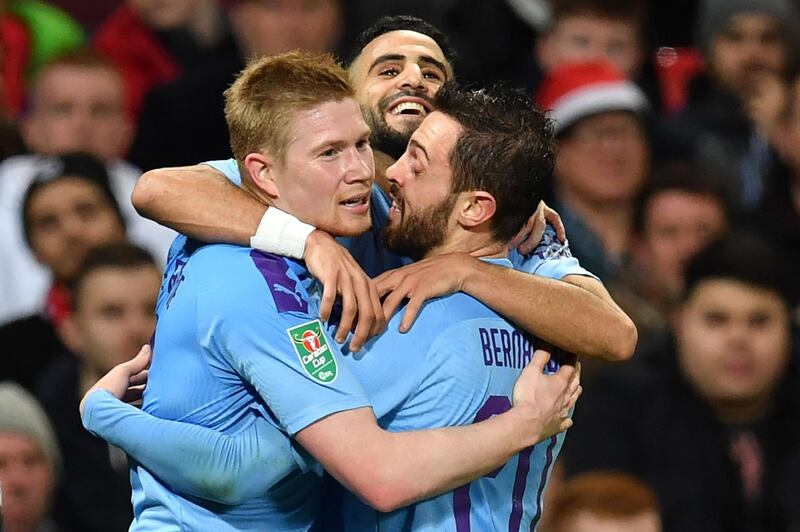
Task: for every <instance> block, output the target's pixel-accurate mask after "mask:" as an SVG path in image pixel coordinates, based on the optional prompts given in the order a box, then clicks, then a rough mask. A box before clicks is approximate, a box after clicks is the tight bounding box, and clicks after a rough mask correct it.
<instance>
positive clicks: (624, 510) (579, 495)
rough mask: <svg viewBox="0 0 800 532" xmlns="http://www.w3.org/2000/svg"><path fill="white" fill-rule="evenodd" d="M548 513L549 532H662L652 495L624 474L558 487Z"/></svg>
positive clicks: (597, 475)
mask: <svg viewBox="0 0 800 532" xmlns="http://www.w3.org/2000/svg"><path fill="white" fill-rule="evenodd" d="M547 512H548V518H547V521H546V523H544V524H543V527H542V529H543V530H547V531H548V532H661V517H660V516H659V513H658V512H659V510H658V503H657V501H656V496H655V494H654V493H653V491H652V490H651V489H650V488H649V487H647V486H646V485H645V484H644V483H642V482H641V481H640V480H639V479H637V478H636V477H633V476H631V475H626V474H625V473H616V472H605V471H596V472H590V473H583V474H581V475H577V476H575V477H574V478H572V479H570V480H569V481H568V482H565V483H564V484H562V485H561V489H560V490H559V491H558V493H557V494H556V495H555V497H554V498H553V499H552V501H551V506H550V508H549V509H548V510H547Z"/></svg>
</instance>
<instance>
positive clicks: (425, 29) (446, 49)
mask: <svg viewBox="0 0 800 532" xmlns="http://www.w3.org/2000/svg"><path fill="white" fill-rule="evenodd" d="M392 31H413V32H416V33H421V34H422V35H427V36H428V37H430V38H431V39H433V40H434V41H435V42H436V44H438V45H439V48H441V49H442V53H443V54H444V58H445V59H447V62H448V63H450V68H453V66H454V62H455V61H456V59H457V56H456V51H455V49H454V48H453V46H452V45H451V44H450V40H449V39H448V38H447V36H446V35H445V34H444V33H442V32H441V31H439V30H438V29H437V28H436V27H435V26H434V25H433V24H431V23H430V22H427V21H425V20H422V19H421V18H419V17H413V16H410V15H388V16H385V17H381V18H379V19H378V20H377V21H375V23H374V24H372V25H371V26H370V27H368V28H367V29H365V30H364V31H362V32H361V33H359V34H358V37H356V42H355V45H354V46H353V48H351V50H350V53H348V54H347V56H345V60H344V65H345V67H347V68H350V65H352V64H353V61H355V60H356V57H358V56H359V54H361V51H362V50H363V49H364V48H366V46H367V45H368V44H369V43H371V42H372V41H374V40H375V39H377V38H378V37H380V36H381V35H383V34H384V33H390V32H392Z"/></svg>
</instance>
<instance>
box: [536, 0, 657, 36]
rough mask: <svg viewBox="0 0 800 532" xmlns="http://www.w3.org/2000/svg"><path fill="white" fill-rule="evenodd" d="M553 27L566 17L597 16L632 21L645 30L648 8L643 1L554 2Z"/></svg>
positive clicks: (577, 0) (552, 4) (579, 0)
mask: <svg viewBox="0 0 800 532" xmlns="http://www.w3.org/2000/svg"><path fill="white" fill-rule="evenodd" d="M550 3H551V6H552V9H553V16H552V19H551V20H552V22H551V26H553V25H555V24H557V23H558V22H559V21H560V20H562V19H563V18H565V17H570V16H576V15H586V14H589V15H595V16H601V17H604V18H610V19H617V20H624V21H630V22H632V23H634V24H636V25H638V26H639V29H640V30H643V29H644V24H645V21H646V19H647V8H646V6H645V2H643V1H642V0H552V1H551V2H550Z"/></svg>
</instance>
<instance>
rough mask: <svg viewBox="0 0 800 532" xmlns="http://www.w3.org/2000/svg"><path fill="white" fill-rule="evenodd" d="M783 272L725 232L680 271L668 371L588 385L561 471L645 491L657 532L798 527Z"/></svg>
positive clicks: (772, 258)
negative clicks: (636, 484) (601, 476)
mask: <svg viewBox="0 0 800 532" xmlns="http://www.w3.org/2000/svg"><path fill="white" fill-rule="evenodd" d="M787 277H788V275H787V273H786V272H785V271H784V270H783V268H782V261H781V258H780V256H779V255H777V252H776V250H774V249H772V248H770V247H769V246H768V245H767V244H766V243H765V242H764V241H763V240H762V239H760V238H756V237H755V236H753V235H747V234H733V233H732V234H730V235H728V236H727V237H725V239H723V240H722V241H719V242H717V243H715V244H712V245H711V246H709V247H708V248H706V249H704V250H703V251H701V252H699V253H698V254H697V255H696V256H695V257H694V259H693V260H692V262H691V263H690V264H689V266H688V268H687V274H686V289H685V294H684V300H683V303H682V306H681V308H680V310H679V312H680V314H679V317H678V319H677V320H676V322H675V328H674V334H675V337H676V347H675V352H674V353H673V354H672V356H671V357H669V358H668V359H669V360H670V361H671V363H670V364H668V365H667V366H666V367H662V368H658V369H657V370H656V371H654V370H652V368H644V369H643V368H637V367H627V368H621V369H619V370H617V372H615V373H611V372H609V373H608V375H606V376H604V377H603V378H598V379H596V381H595V383H594V385H593V386H592V387H587V388H586V397H585V398H584V401H582V403H581V405H582V406H580V407H579V408H578V409H577V411H576V412H575V426H574V428H573V430H572V431H570V436H569V438H567V440H566V443H565V448H564V453H563V454H562V457H563V459H564V461H563V463H564V466H565V468H566V471H567V473H568V475H569V474H575V473H578V472H583V471H590V470H601V469H611V470H619V471H625V472H627V473H630V474H633V475H636V476H638V477H640V478H641V479H643V480H644V481H645V482H647V483H648V484H649V485H650V486H652V488H653V489H654V490H655V492H656V494H657V496H658V499H659V506H660V507H661V509H662V518H663V523H664V530H665V531H667V532H671V531H676V532H677V531H680V532H692V531H698V532H700V531H702V532H717V531H719V532H722V531H728V530H737V531H738V530H740V531H747V532H749V531H762V530H793V528H792V527H797V526H798V525H800V521H798V519H799V518H800V515H799V513H800V512H799V510H800V509H799V508H798V505H797V493H798V491H799V490H800V479H798V477H797V475H796V474H795V473H796V470H795V471H794V472H793V471H792V469H791V465H792V463H796V462H793V461H794V460H797V457H798V451H799V450H800V447H798V445H800V438H799V437H798V435H799V434H800V430H798V423H797V419H798V413H799V412H800V410H798V399H799V398H800V397H798V393H797V390H798V384H797V371H796V360H795V359H794V358H793V357H792V355H791V353H792V342H791V328H790V321H789V308H790V301H789V300H788V296H787V290H786V283H787Z"/></svg>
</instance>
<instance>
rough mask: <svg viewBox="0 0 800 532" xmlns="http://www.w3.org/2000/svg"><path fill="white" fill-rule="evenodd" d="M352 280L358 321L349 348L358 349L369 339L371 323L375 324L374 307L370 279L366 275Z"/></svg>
mask: <svg viewBox="0 0 800 532" xmlns="http://www.w3.org/2000/svg"><path fill="white" fill-rule="evenodd" d="M353 281H354V282H353V285H354V287H355V293H356V303H357V308H358V314H357V316H358V322H357V323H356V328H355V331H354V334H353V338H352V339H351V340H350V350H351V351H360V350H361V347H363V345H364V342H366V341H367V340H368V339H369V336H370V333H371V332H372V328H373V325H375V307H374V306H373V303H372V293H371V292H370V289H369V285H370V281H369V280H368V279H367V278H366V276H364V277H363V278H360V279H354V280H353ZM381 313H383V311H381Z"/></svg>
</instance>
